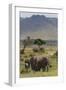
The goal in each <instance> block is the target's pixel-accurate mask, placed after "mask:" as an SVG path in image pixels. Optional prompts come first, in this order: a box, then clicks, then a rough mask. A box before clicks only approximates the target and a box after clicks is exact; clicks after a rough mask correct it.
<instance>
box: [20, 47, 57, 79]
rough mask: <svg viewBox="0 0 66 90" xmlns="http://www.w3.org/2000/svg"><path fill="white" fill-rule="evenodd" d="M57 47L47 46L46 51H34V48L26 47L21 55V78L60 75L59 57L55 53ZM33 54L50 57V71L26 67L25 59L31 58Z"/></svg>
mask: <svg viewBox="0 0 66 90" xmlns="http://www.w3.org/2000/svg"><path fill="white" fill-rule="evenodd" d="M56 50H57V48H56V47H47V48H45V51H44V52H33V50H32V48H26V50H25V53H24V54H21V55H20V78H24V77H46V76H57V75H58V60H57V59H58V58H57V56H55V55H54V53H55V52H56ZM31 55H34V56H37V57H38V56H41V57H48V59H49V61H50V64H51V65H52V67H51V68H49V71H48V72H47V71H44V72H43V71H42V70H41V71H37V72H36V71H32V70H31V69H29V70H26V69H25V63H24V61H25V60H26V59H30V57H31Z"/></svg>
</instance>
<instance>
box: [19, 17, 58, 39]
mask: <svg viewBox="0 0 66 90" xmlns="http://www.w3.org/2000/svg"><path fill="white" fill-rule="evenodd" d="M57 22H58V20H57V18H49V17H46V16H44V15H32V16H31V17H29V18H22V17H20V38H21V39H24V38H25V37H27V36H30V37H31V38H42V39H46V40H48V39H50V40H57Z"/></svg>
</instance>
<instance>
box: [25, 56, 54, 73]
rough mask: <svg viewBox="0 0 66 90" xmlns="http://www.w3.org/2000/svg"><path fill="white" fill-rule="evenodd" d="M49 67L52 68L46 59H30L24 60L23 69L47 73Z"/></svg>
mask: <svg viewBox="0 0 66 90" xmlns="http://www.w3.org/2000/svg"><path fill="white" fill-rule="evenodd" d="M49 67H52V66H51V65H50V62H49V60H48V58H46V57H42V58H40V59H39V60H38V58H37V57H31V58H30V59H29V60H25V68H26V69H29V68H31V70H33V71H40V70H42V71H47V72H48V71H49Z"/></svg>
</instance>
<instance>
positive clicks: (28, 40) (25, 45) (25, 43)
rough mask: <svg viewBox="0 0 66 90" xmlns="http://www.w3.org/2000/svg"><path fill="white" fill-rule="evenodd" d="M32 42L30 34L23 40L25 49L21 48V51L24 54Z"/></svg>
mask: <svg viewBox="0 0 66 90" xmlns="http://www.w3.org/2000/svg"><path fill="white" fill-rule="evenodd" d="M30 44H31V40H30V36H28V37H27V39H25V40H23V45H24V47H23V49H22V50H21V53H22V54H24V51H25V48H26V47H27V46H29V45H30Z"/></svg>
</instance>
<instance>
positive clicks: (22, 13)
mask: <svg viewBox="0 0 66 90" xmlns="http://www.w3.org/2000/svg"><path fill="white" fill-rule="evenodd" d="M38 14H39V15H45V16H46V17H49V18H51V17H52V18H57V14H56V13H54V14H53V13H36V12H20V17H22V18H27V17H31V16H32V15H38Z"/></svg>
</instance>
